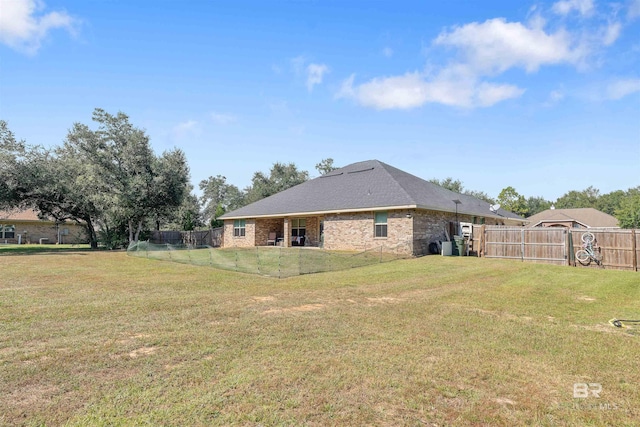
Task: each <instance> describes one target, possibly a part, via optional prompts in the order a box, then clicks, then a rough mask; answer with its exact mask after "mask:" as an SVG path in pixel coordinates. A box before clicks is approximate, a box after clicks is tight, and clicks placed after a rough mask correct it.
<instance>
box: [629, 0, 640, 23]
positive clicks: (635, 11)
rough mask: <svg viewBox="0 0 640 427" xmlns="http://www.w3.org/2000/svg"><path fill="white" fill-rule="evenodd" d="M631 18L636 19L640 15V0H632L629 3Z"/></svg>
mask: <svg viewBox="0 0 640 427" xmlns="http://www.w3.org/2000/svg"><path fill="white" fill-rule="evenodd" d="M627 16H628V17H629V19H635V18H638V17H640V0H632V1H631V2H630V3H629V10H628V11H627Z"/></svg>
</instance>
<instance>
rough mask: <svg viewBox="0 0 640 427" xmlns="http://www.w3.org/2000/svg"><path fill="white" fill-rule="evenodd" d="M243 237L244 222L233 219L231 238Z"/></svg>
mask: <svg viewBox="0 0 640 427" xmlns="http://www.w3.org/2000/svg"><path fill="white" fill-rule="evenodd" d="M244 235H245V220H244V219H235V220H233V237H244Z"/></svg>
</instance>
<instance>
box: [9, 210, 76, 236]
mask: <svg viewBox="0 0 640 427" xmlns="http://www.w3.org/2000/svg"><path fill="white" fill-rule="evenodd" d="M85 236H86V234H85V230H84V227H82V226H81V225H79V224H76V223H73V222H63V223H60V222H56V221H54V220H48V219H47V220H42V219H39V218H38V213H37V212H35V211H33V210H30V209H26V210H18V209H12V210H8V211H0V243H18V242H20V243H84V242H86V241H87V238H86V237H85Z"/></svg>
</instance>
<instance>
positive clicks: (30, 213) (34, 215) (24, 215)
mask: <svg viewBox="0 0 640 427" xmlns="http://www.w3.org/2000/svg"><path fill="white" fill-rule="evenodd" d="M0 219H5V220H13V221H42V220H41V219H40V218H38V212H36V211H34V210H32V209H24V210H23V209H10V210H6V211H0Z"/></svg>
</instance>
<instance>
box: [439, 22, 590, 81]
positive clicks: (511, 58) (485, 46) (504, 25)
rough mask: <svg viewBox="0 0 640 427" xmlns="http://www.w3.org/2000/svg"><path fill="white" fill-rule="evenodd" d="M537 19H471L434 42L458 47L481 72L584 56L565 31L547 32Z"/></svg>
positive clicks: (534, 68) (575, 60)
mask: <svg viewBox="0 0 640 427" xmlns="http://www.w3.org/2000/svg"><path fill="white" fill-rule="evenodd" d="M540 25H542V23H541V22H539V21H533V22H532V24H530V26H525V25H523V24H522V23H520V22H506V21H505V20H504V19H503V18H496V19H490V20H487V21H485V22H483V23H477V22H473V23H470V24H467V25H464V26H461V27H456V28H454V29H453V30H452V31H450V32H443V33H441V34H440V35H439V36H438V37H437V38H436V39H435V41H434V44H436V45H443V46H452V47H456V48H458V49H460V50H461V53H462V55H463V57H464V60H465V62H468V63H469V64H470V65H472V66H473V67H474V68H476V69H477V70H478V72H481V73H501V72H504V71H506V70H507V69H509V68H512V67H522V68H524V69H525V70H527V71H528V72H533V71H537V70H538V68H540V66H542V65H550V64H559V63H578V62H579V61H580V60H582V59H583V57H584V56H585V52H584V51H583V49H581V47H580V46H578V45H576V44H575V43H573V41H572V40H571V37H570V35H569V34H568V33H567V32H566V31H564V30H558V31H556V32H555V33H546V32H545V31H544V29H543V28H542V27H541V26H540Z"/></svg>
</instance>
